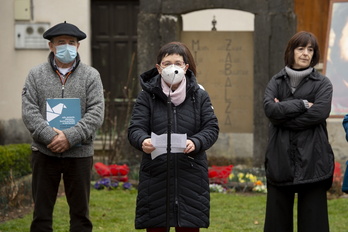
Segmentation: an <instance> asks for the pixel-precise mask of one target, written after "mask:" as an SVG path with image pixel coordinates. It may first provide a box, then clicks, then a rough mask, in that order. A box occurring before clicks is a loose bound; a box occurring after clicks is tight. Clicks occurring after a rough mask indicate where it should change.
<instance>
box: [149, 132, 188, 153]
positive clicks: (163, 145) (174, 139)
mask: <svg viewBox="0 0 348 232" xmlns="http://www.w3.org/2000/svg"><path fill="white" fill-rule="evenodd" d="M170 138H171V141H170V144H171V146H170V149H171V151H170V152H171V153H182V152H184V150H185V148H186V140H187V135H186V134H176V133H173V134H171V137H170ZM151 143H152V145H153V146H154V147H155V148H156V149H155V150H154V151H153V152H151V158H152V159H155V158H156V157H157V156H159V155H162V154H165V153H167V134H161V135H156V134H155V133H153V132H152V133H151Z"/></svg>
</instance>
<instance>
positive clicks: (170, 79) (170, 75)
mask: <svg viewBox="0 0 348 232" xmlns="http://www.w3.org/2000/svg"><path fill="white" fill-rule="evenodd" d="M161 76H162V78H163V80H164V81H165V82H166V83H167V84H169V85H175V84H178V83H179V82H181V81H182V79H183V78H184V76H185V70H184V69H183V68H181V67H179V66H176V65H174V64H173V65H170V66H168V67H166V68H164V69H162V73H161Z"/></svg>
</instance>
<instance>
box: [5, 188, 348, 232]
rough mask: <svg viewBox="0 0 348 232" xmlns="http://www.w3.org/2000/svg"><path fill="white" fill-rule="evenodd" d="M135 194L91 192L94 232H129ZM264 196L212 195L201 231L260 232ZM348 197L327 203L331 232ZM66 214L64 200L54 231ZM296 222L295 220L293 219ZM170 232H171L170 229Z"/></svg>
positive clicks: (338, 227)
mask: <svg viewBox="0 0 348 232" xmlns="http://www.w3.org/2000/svg"><path fill="white" fill-rule="evenodd" d="M136 194H137V193H136V191H135V190H132V191H129V190H112V191H108V190H95V189H92V192H91V202H90V215H91V220H92V222H93V224H94V230H93V231H94V232H103V231H105V232H132V231H139V232H140V231H145V230H135V229H134V212H135V199H136ZM265 204H266V195H265V194H238V193H233V194H222V193H212V194H211V212H210V213H211V217H210V222H211V223H210V227H209V228H208V229H201V231H202V232H247V231H250V232H261V231H263V223H264V222H263V221H264V214H265ZM347 212H348V198H339V199H333V200H329V214H330V225H331V232H345V231H348V220H347ZM68 215H69V213H68V206H67V203H66V199H65V197H60V198H58V200H57V204H56V207H55V211H54V231H55V232H68V231H69V216H68ZM31 218H32V215H31V214H28V215H26V216H25V217H23V218H19V219H15V220H11V221H7V222H4V223H0V232H28V231H29V225H30V221H31ZM295 221H296V220H295ZM171 231H174V230H173V229H172V230H171Z"/></svg>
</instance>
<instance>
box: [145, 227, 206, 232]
mask: <svg viewBox="0 0 348 232" xmlns="http://www.w3.org/2000/svg"><path fill="white" fill-rule="evenodd" d="M166 231H167V228H147V229H146V232H166ZM175 232H199V228H185V227H175Z"/></svg>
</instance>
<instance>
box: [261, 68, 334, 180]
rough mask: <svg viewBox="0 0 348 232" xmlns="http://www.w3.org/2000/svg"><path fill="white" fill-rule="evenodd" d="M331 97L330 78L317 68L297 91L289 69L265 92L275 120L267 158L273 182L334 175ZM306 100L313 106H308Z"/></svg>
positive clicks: (269, 112) (268, 111)
mask: <svg viewBox="0 0 348 232" xmlns="http://www.w3.org/2000/svg"><path fill="white" fill-rule="evenodd" d="M274 98H278V99H279V101H280V102H278V103H276V102H275V101H274ZM331 99H332V84H331V82H330V80H329V79H328V78H327V77H325V76H323V75H321V74H320V73H318V72H317V71H316V70H314V69H313V72H311V73H310V74H309V75H308V76H307V77H305V78H304V79H303V80H302V82H301V83H300V84H299V85H298V87H297V88H296V90H295V92H294V93H292V92H291V88H290V84H289V77H288V76H287V74H286V72H285V69H283V70H282V71H280V72H279V73H278V74H276V75H275V76H274V77H272V79H271V80H270V82H269V83H268V85H267V88H266V91H265V96H264V110H265V113H266V116H267V117H268V118H269V120H270V122H271V123H270V125H269V143H268V147H267V151H266V160H265V168H266V176H267V180H268V181H269V182H270V183H272V184H274V185H296V184H303V183H314V182H318V181H322V180H325V179H328V178H331V177H332V175H333V169H334V154H333V151H332V149H331V146H330V144H329V142H328V134H327V129H326V119H327V118H328V117H329V114H330V110H331ZM303 100H308V102H312V103H313V106H312V107H310V108H309V109H307V108H306V107H305V104H304V102H303Z"/></svg>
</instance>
